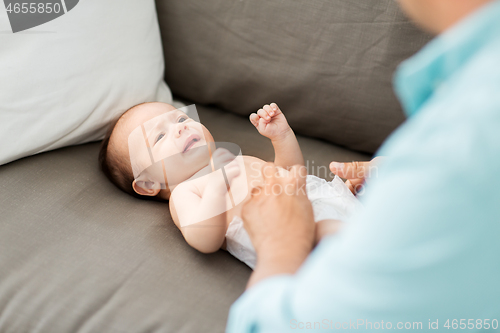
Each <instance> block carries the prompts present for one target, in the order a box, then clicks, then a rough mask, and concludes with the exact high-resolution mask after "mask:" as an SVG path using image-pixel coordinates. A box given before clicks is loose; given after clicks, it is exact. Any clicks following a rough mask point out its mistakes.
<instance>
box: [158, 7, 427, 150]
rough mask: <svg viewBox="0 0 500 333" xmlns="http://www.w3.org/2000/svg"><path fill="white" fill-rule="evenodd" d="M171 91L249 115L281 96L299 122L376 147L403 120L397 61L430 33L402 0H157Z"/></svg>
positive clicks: (361, 146) (345, 141) (302, 129)
mask: <svg viewBox="0 0 500 333" xmlns="http://www.w3.org/2000/svg"><path fill="white" fill-rule="evenodd" d="M157 10H158V15H159V20H160V28H161V33H162V39H163V47H164V54H165V62H166V66H165V79H166V81H167V83H168V84H169V86H170V87H171V89H172V91H173V92H174V93H176V94H177V95H180V96H183V97H185V98H188V99H190V100H193V101H194V102H196V103H202V104H215V105H218V106H220V107H222V108H223V109H226V110H230V111H233V112H236V113H239V114H242V115H248V114H250V113H251V112H254V111H255V110H257V109H258V108H260V107H261V106H262V105H264V104H268V103H270V102H277V103H278V104H279V105H280V106H281V107H282V108H283V109H284V110H285V111H286V114H287V117H288V120H289V122H290V124H291V125H292V127H294V129H295V130H296V131H297V132H298V133H302V134H305V135H309V136H312V137H317V138H323V139H326V140H329V141H331V142H333V143H336V144H339V145H344V146H347V147H349V148H352V149H356V150H361V151H366V152H374V151H375V150H376V149H377V148H378V147H379V145H380V144H381V143H382V141H383V140H384V139H385V138H386V137H387V135H388V134H389V133H390V132H391V131H392V130H393V129H395V128H396V127H397V126H398V125H399V124H400V123H401V122H402V121H403V120H404V116H403V114H402V112H401V109H400V106H399V103H398V102H397V100H396V98H395V96H394V94H393V92H392V87H391V79H392V75H393V71H394V69H395V67H396V66H397V65H398V64H399V63H400V62H401V61H402V60H403V59H405V58H408V57H409V56H411V55H412V54H413V53H414V52H415V51H417V50H418V49H419V48H420V47H421V46H422V45H423V44H424V43H425V42H427V41H428V40H429V38H430V36H427V35H425V34H423V33H422V32H419V31H418V30H417V29H416V28H414V27H413V25H412V24H411V23H409V22H408V21H407V20H406V19H405V18H404V16H403V15H402V13H401V12H400V10H399V9H398V7H397V4H396V1H394V0H361V1H351V0H297V1H281V0H255V1H229V0H204V1H198V0H183V1H171V0H157Z"/></svg>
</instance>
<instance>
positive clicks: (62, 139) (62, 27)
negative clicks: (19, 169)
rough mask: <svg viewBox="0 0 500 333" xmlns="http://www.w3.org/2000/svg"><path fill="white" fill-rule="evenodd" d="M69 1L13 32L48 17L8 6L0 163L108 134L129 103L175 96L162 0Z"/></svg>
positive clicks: (0, 28)
mask: <svg viewBox="0 0 500 333" xmlns="http://www.w3.org/2000/svg"><path fill="white" fill-rule="evenodd" d="M10 2H12V1H6V2H5V4H7V3H10ZM16 2H17V1H16ZM53 3H54V4H55V3H57V1H56V2H53ZM59 4H60V3H58V5H59ZM75 4H76V6H75ZM17 5H20V4H17ZM66 5H67V6H66V13H65V14H63V15H59V16H58V17H53V19H52V20H51V21H49V22H47V23H45V24H43V25H39V26H35V27H33V28H31V29H28V30H24V31H20V32H16V33H13V32H12V31H13V30H14V31H17V29H19V28H25V26H24V25H23V24H24V23H23V22H28V23H30V22H31V23H34V22H37V20H39V19H44V16H43V15H41V14H40V15H41V16H40V17H31V18H28V17H27V18H26V20H25V21H23V17H22V15H30V14H22V13H17V14H16V13H15V12H14V11H16V7H15V6H11V8H9V7H8V6H7V8H6V7H4V5H3V3H2V4H0V146H1V149H0V164H4V163H7V162H9V161H12V160H14V159H17V158H21V157H23V156H27V155H31V154H36V153H39V152H41V151H46V150H51V149H55V148H59V147H62V146H66V145H72V144H78V143H82V142H87V141H93V140H97V139H100V138H102V136H103V134H104V131H105V128H106V126H107V124H108V123H109V121H110V120H111V119H113V118H114V117H116V116H117V115H118V114H120V113H122V112H124V111H125V110H127V109H128V108H129V107H131V106H133V105H135V104H138V103H141V102H146V101H157V100H160V101H164V102H170V101H171V98H172V97H171V93H170V90H169V89H168V87H167V86H166V85H165V83H164V82H163V69H164V60H163V51H162V48H161V43H160V34H159V28H158V20H157V16H156V10H155V4H154V0H141V1H138V0H106V1H97V0H86V1H80V2H78V1H75V0H72V1H68V0H67V1H66ZM45 7H46V8H45V9H44V10H47V11H49V9H47V7H50V11H54V10H58V11H59V12H60V13H61V14H62V13H63V12H64V10H62V9H61V8H60V7H56V8H53V7H54V6H52V3H51V4H50V5H49V4H48V3H47V4H46V6H45ZM27 8H28V10H29V7H27ZM37 8H38V7H37ZM42 9H43V8H42ZM8 10H10V12H8ZM22 10H23V9H22V8H21V9H18V11H22ZM37 10H39V9H37ZM8 14H11V15H9V16H8ZM14 14H16V15H17V16H16V15H14ZM49 16H50V15H49ZM9 18H10V19H11V20H12V23H13V24H12V29H11V24H10V22H9Z"/></svg>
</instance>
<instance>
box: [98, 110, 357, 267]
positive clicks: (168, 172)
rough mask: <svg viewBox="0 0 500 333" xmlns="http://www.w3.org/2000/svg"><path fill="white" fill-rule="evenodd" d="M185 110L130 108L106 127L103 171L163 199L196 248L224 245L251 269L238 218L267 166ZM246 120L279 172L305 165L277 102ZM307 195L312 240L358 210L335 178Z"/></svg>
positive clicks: (251, 255) (134, 191)
mask: <svg viewBox="0 0 500 333" xmlns="http://www.w3.org/2000/svg"><path fill="white" fill-rule="evenodd" d="M187 110H188V109H187V108H185V110H183V109H176V108H175V107H173V106H172V105H169V104H165V103H143V104H139V105H137V106H135V107H133V108H131V109H129V110H128V111H127V112H125V113H124V114H123V115H122V116H121V117H120V118H119V119H118V120H117V121H116V122H115V123H114V124H112V125H111V127H110V129H109V130H108V134H107V135H106V138H105V139H104V141H103V143H102V147H101V151H100V153H99V161H100V164H101V168H102V170H103V171H104V173H105V174H106V176H107V177H108V178H109V179H110V180H111V182H113V183H114V184H115V185H117V186H118V187H119V188H120V189H122V190H123V191H125V192H127V193H129V194H131V195H133V196H136V197H140V198H152V199H155V200H161V201H168V202H169V206H170V212H171V214H172V219H173V221H174V223H175V224H176V226H177V227H178V228H179V229H180V231H181V233H182V235H183V236H184V238H185V240H186V241H187V243H188V244H189V245H191V246H192V247H194V248H195V249H197V250H199V251H201V252H203V253H211V252H215V251H217V250H219V249H220V248H222V249H225V250H227V251H228V252H230V253H231V254H232V255H234V256H235V257H237V258H238V259H240V260H241V261H243V262H245V263H246V264H247V265H248V266H250V267H251V268H254V267H255V264H256V255H255V250H254V248H253V246H252V243H251V241H250V239H249V237H248V234H247V233H246V231H245V229H244V227H243V221H242V220H241V218H240V216H241V209H242V206H243V204H244V203H245V201H246V200H247V199H248V198H249V196H250V192H251V190H252V189H253V188H256V187H259V186H261V185H263V177H262V173H263V172H266V170H265V169H263V167H264V166H265V164H266V162H265V161H263V160H261V159H259V158H256V157H252V156H241V155H240V154H239V153H238V152H239V149H238V147H237V146H236V145H234V144H233V145H231V144H225V145H224V144H222V146H225V147H226V148H228V149H225V148H221V147H220V146H221V144H216V143H215V141H214V139H213V137H212V135H211V133H210V132H209V131H208V129H207V128H206V127H205V126H203V125H202V124H201V123H200V122H199V121H197V116H196V115H194V116H192V117H190V115H191V113H190V112H187ZM250 121H251V123H252V124H253V125H254V126H255V127H256V128H257V130H258V131H259V133H260V134H261V135H263V136H265V137H267V138H269V139H271V142H272V144H273V146H274V150H275V161H274V163H275V165H276V166H277V169H278V170H280V172H281V173H287V172H288V169H289V168H291V167H292V166H293V165H296V164H299V165H304V159H303V157H302V152H301V150H300V147H299V144H298V142H297V139H296V137H295V134H294V132H293V131H292V129H291V128H290V126H289V125H288V123H287V121H286V118H285V116H284V114H283V113H282V112H281V110H280V109H279V107H278V106H277V105H276V104H275V103H272V104H271V105H265V106H264V107H263V108H262V109H260V110H258V112H257V113H253V114H251V115H250ZM235 147H236V148H235ZM230 150H232V151H233V152H230ZM277 190H278V191H280V190H281V191H283V190H286V189H277ZM305 190H306V193H307V196H308V198H309V200H310V201H311V203H312V206H313V211H314V219H315V221H316V222H318V224H317V226H318V228H317V236H316V237H317V240H318V239H320V238H321V237H322V236H323V232H322V231H321V230H324V229H323V228H320V227H319V226H321V225H326V223H327V222H328V221H331V220H344V219H346V218H347V217H349V216H350V215H351V214H353V212H355V211H356V210H358V209H359V208H360V205H359V202H358V201H357V199H356V198H355V197H354V195H353V194H352V193H351V192H350V191H349V189H348V188H347V186H346V185H345V184H344V183H343V182H342V180H340V178H338V177H335V179H334V180H333V181H332V182H327V181H325V180H323V179H320V178H318V177H315V176H310V175H309V176H307V181H306V188H305Z"/></svg>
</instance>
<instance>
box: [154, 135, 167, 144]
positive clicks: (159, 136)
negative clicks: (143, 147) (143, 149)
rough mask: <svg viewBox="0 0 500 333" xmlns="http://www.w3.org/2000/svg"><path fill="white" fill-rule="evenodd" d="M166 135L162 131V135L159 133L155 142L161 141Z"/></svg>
mask: <svg viewBox="0 0 500 333" xmlns="http://www.w3.org/2000/svg"><path fill="white" fill-rule="evenodd" d="M164 136H165V134H163V133H160V135H158V137H157V138H156V140H155V143H157V142H158V141H160V140H161V139H162V138H163V137H164Z"/></svg>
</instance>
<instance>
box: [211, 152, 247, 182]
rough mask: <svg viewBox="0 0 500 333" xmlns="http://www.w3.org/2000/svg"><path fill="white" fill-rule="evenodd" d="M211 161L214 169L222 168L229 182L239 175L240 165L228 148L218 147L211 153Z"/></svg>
mask: <svg viewBox="0 0 500 333" xmlns="http://www.w3.org/2000/svg"><path fill="white" fill-rule="evenodd" d="M212 162H213V166H214V168H215V170H218V169H220V168H222V167H223V168H224V172H225V173H226V176H227V181H228V182H229V184H231V183H232V181H233V179H234V178H236V177H238V176H239V175H240V166H239V165H238V161H237V160H236V156H234V155H233V154H232V153H231V152H230V151H229V150H227V149H224V148H219V149H217V150H216V151H214V153H213V154H212Z"/></svg>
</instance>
